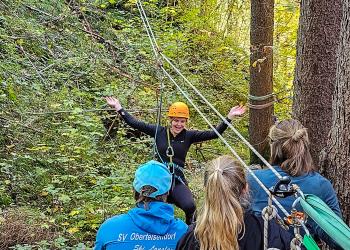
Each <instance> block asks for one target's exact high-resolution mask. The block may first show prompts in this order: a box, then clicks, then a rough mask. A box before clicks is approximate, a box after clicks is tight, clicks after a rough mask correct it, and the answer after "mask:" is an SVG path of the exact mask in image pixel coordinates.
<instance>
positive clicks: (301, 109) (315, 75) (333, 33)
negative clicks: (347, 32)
mask: <svg viewBox="0 0 350 250" xmlns="http://www.w3.org/2000/svg"><path fill="white" fill-rule="evenodd" d="M341 2H342V0H333V1H329V0H302V1H301V8H300V20H299V30H298V40H297V62H296V69H295V78H294V100H293V117H294V118H296V119H298V120H299V121H300V122H301V123H302V124H303V125H304V126H305V127H307V128H308V129H309V131H308V132H309V137H310V142H311V154H312V157H313V160H314V162H315V164H316V166H318V158H319V153H320V151H321V150H322V148H323V147H325V144H326V142H327V135H328V133H329V129H330V127H331V123H332V94H333V91H334V83H335V78H336V51H337V48H338V44H339V32H340V23H341V10H342V7H341Z"/></svg>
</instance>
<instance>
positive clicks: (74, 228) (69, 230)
mask: <svg viewBox="0 0 350 250" xmlns="http://www.w3.org/2000/svg"><path fill="white" fill-rule="evenodd" d="M67 231H68V232H69V233H70V234H74V233H76V232H79V228H77V227H71V228H68V229H67Z"/></svg>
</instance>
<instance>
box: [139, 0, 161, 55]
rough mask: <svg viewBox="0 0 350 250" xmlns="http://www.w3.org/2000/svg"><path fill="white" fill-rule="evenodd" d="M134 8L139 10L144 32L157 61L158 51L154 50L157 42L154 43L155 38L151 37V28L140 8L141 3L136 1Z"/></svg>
mask: <svg viewBox="0 0 350 250" xmlns="http://www.w3.org/2000/svg"><path fill="white" fill-rule="evenodd" d="M136 6H137V9H138V10H139V13H140V17H141V20H142V23H143V25H144V26H145V30H146V32H147V35H148V38H149V41H150V42H151V46H152V49H153V52H154V55H155V57H156V59H158V56H159V53H158V49H156V48H158V45H157V42H156V40H155V37H154V35H153V31H152V28H151V26H150V25H149V22H148V19H147V16H146V14H145V12H144V11H143V7H142V4H141V2H140V1H136Z"/></svg>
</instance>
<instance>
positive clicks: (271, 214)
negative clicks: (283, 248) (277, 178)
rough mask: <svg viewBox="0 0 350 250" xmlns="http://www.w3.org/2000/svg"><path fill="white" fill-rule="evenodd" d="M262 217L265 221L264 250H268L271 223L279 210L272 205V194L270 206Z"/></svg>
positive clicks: (264, 210)
mask: <svg viewBox="0 0 350 250" xmlns="http://www.w3.org/2000/svg"><path fill="white" fill-rule="evenodd" d="M261 215H262V218H263V220H264V250H267V249H268V247H269V246H268V245H269V237H268V231H269V221H270V220H272V219H274V218H276V216H277V209H276V207H274V206H273V205H272V194H270V195H269V200H268V205H267V206H266V207H265V208H264V209H263V210H262V212H261Z"/></svg>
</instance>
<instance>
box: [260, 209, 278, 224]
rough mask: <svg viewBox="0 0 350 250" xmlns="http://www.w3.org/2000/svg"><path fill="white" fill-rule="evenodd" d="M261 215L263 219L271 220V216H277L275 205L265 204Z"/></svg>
mask: <svg viewBox="0 0 350 250" xmlns="http://www.w3.org/2000/svg"><path fill="white" fill-rule="evenodd" d="M261 214H262V217H263V218H264V220H272V219H273V218H275V217H276V216H277V209H276V207H275V206H272V205H271V206H266V207H265V208H264V209H263V210H262V212H261Z"/></svg>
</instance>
